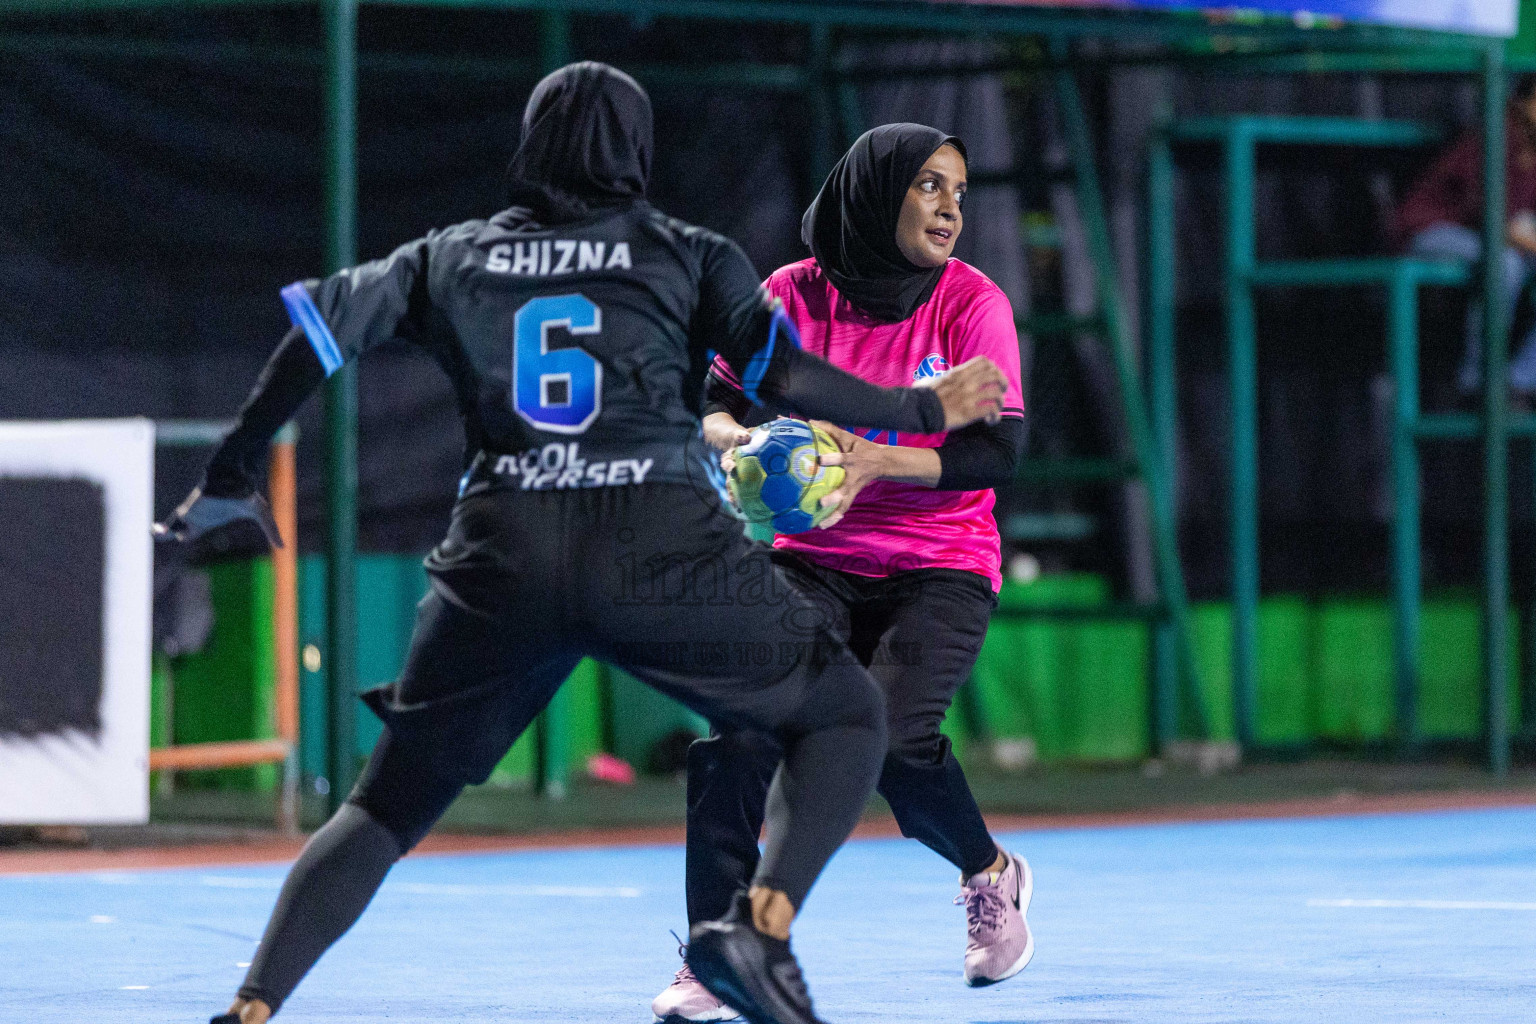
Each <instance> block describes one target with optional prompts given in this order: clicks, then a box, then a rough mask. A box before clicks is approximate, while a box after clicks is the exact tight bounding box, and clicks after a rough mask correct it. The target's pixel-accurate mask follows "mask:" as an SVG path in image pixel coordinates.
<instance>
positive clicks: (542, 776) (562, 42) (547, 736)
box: [533, 11, 572, 800]
mask: <svg viewBox="0 0 1536 1024" xmlns="http://www.w3.org/2000/svg"><path fill="white" fill-rule="evenodd" d="M571 54H572V49H571V16H570V15H569V14H567V13H566V12H564V11H545V12H543V13H542V14H541V15H540V16H539V59H540V61H541V62H542V63H543V65H544V73H545V74H546V75H547V74H549V73H550V72H552V71H557V70H559V69H560V68H563V67H565V66H566V65H567V64H569V63H570V62H571ZM571 699H572V698H571V692H570V688H569V687H568V686H565V685H563V684H562V685H561V687H560V688H559V689H558V690H556V691H555V692H554V694H553V695H552V696H551V697H550V698H549V704H548V705H547V706H546V707H545V708H544V710H543V712H541V713H540V714H539V717H538V718H536V719H535V720H534V723H533V728H534V752H535V753H534V757H535V759H536V763H535V764H534V768H533V778H534V785H535V786H536V787H537V788H538V792H539V795H540V796H543V797H545V798H546V799H549V800H563V799H564V798H565V795H566V793H567V791H568V789H569V785H570V778H571V756H570V755H571Z"/></svg>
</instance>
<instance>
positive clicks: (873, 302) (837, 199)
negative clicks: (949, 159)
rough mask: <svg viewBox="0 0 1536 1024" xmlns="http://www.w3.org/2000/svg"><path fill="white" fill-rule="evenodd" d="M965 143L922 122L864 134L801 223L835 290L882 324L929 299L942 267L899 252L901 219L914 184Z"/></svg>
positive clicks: (909, 312) (900, 317)
mask: <svg viewBox="0 0 1536 1024" xmlns="http://www.w3.org/2000/svg"><path fill="white" fill-rule="evenodd" d="M946 143H947V144H948V145H951V146H954V147H955V148H956V149H958V150H959V151H960V155H961V156H962V157H963V156H965V144H964V143H962V142H961V141H960V140H959V139H957V138H955V137H954V136H953V135H945V134H944V133H943V132H941V131H939V130H938V129H937V128H929V127H928V126H927V125H921V124H885V125H881V126H880V127H879V128H871V129H870V130H869V131H867V132H865V133H864V134H863V135H860V136H859V138H858V140H857V141H856V142H854V144H853V145H852V146H850V147H849V149H848V152H847V153H844V154H843V158H842V159H841V160H839V161H838V162H837V166H835V167H833V168H832V173H831V174H829V175H827V181H826V184H824V185H822V186H821V191H820V192H819V193H818V194H817V196H816V199H815V201H814V202H812V203H811V208H810V209H808V210H806V211H805V218H804V219H803V220H802V221H801V222H800V237H801V239H802V240H803V241H804V242H805V244H806V245H808V246H810V247H811V254H812V255H813V256H815V257H816V262H817V263H818V264H820V266H821V269H822V271H823V272H824V273H825V274H826V275H827V277H829V278H831V280H832V284H833V285H834V286H836V288H837V290H838V291H839V292H840V293H842V295H843V296H844V297H845V298H847V299H848V301H849V302H851V303H853V304H854V305H855V306H857V307H858V308H859V309H860V310H862V311H863V312H865V313H868V314H869V315H870V316H872V317H874V318H875V319H877V320H884V321H887V322H890V323H895V322H898V321H901V320H905V319H906V318H907V317H909V316H911V315H912V313H913V312H914V311H915V310H916V309H917V307H918V306H921V305H922V304H923V303H925V302H927V301H928V297H929V296H930V295H932V294H933V289H934V288H935V287H937V286H938V283H939V278H940V277H941V276H942V275H943V273H944V267H943V266H938V267H933V268H931V269H930V268H928V267H919V266H917V265H915V264H914V263H913V262H912V261H911V260H909V259H907V258H906V257H905V256H903V255H902V253H901V250H900V249H898V248H897V247H896V220H897V218H898V217H900V216H901V204H902V202H903V201H904V200H905V199H906V196H907V189H908V188H910V187H911V185H912V179H913V178H915V177H917V172H918V171H920V170H922V169H923V164H925V163H927V162H928V158H929V157H930V156H932V155H933V154H934V153H935V152H936V151H937V150H938V148H939V147H940V146H942V145H945V144H946Z"/></svg>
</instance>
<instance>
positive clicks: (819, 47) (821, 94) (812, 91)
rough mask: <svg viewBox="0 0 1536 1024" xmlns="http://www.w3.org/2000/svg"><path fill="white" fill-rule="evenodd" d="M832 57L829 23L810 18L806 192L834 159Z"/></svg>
mask: <svg viewBox="0 0 1536 1024" xmlns="http://www.w3.org/2000/svg"><path fill="white" fill-rule="evenodd" d="M833 58H834V53H833V48H832V27H831V26H830V25H828V24H827V23H826V22H824V21H817V22H812V24H811V52H810V74H809V75H807V76H806V90H807V95H806V100H807V101H808V102H809V103H810V107H811V165H810V168H809V174H810V179H809V181H808V182H807V184H808V185H809V187H810V193H809V194H810V195H815V194H816V193H817V191H818V190H820V188H821V183H822V181H823V180H825V179H826V176H827V174H828V172H830V171H831V170H832V164H833V163H835V162H836V160H837V157H836V155H835V151H836V143H835V142H834V141H833V138H834V136H835V134H836V126H835V124H834V122H833V119H834V116H835V106H834V100H835V97H834V95H833V93H834V89H835V85H834V84H833V81H832V74H833V71H834V70H835V69H834V67H833Z"/></svg>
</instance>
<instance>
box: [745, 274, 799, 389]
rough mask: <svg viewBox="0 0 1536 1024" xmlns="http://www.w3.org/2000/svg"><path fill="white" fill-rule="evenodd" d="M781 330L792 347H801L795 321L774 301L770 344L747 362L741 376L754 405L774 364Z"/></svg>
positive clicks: (781, 305)
mask: <svg viewBox="0 0 1536 1024" xmlns="http://www.w3.org/2000/svg"><path fill="white" fill-rule="evenodd" d="M780 329H782V330H783V331H784V335H785V337H787V338H788V339H789V343H790V344H791V345H793V346H795V348H799V347H800V332H799V331H797V330H796V329H795V324H794V321H793V320H791V319H790V318H789V316H788V315H787V314H786V313H785V312H784V304H783V303H782V302H780V301H779V300H778V299H774V300H773V313H772V315H771V317H770V318H769V320H768V343H767V344H766V345H764V346H763V347H762V348H761V349H759V350H758V352H757V354H756V355H754V356H753V357H752V358H751V359H749V360H747V366H746V372H745V373H743V374H742V375H741V390H742V391H743V392H745V393H746V396H747V398H748V399H749V400H751V401H752V402H753V403H754V404H759V403H758V398H757V389H758V388H759V387H760V386H761V385H762V383H763V378H764V377H766V376H767V375H768V367H769V366H771V365H772V364H773V349H774V346H775V345H776V344H777V343H778V340H779V331H780Z"/></svg>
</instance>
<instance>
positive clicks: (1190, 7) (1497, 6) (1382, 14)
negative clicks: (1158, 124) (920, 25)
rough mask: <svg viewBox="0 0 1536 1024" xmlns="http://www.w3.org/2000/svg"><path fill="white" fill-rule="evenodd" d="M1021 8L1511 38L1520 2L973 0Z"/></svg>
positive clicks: (1412, 0) (1422, 0) (1392, 0)
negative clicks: (1203, 15)
mask: <svg viewBox="0 0 1536 1024" xmlns="http://www.w3.org/2000/svg"><path fill="white" fill-rule="evenodd" d="M973 2H977V3H991V4H1012V5H1016V6H1020V7H1101V8H1102V7H1108V8H1119V9H1121V10H1156V11H1223V12H1226V11H1257V12H1262V13H1264V14H1272V15H1280V16H1287V17H1293V18H1300V19H1302V20H1303V21H1305V20H1307V19H1309V18H1313V19H1321V20H1328V19H1337V20H1340V21H1348V22H1354V23H1356V24H1367V25H1390V26H1395V27H1398V28H1422V29H1434V30H1437V31H1440V32H1465V33H1469V34H1475V35H1487V36H1512V35H1514V34H1515V25H1516V21H1517V18H1518V14H1519V7H1520V0H1309V2H1299V0H1243V2H1240V3H1221V2H1219V0H1218V2H1206V3H1200V2H1199V0H973Z"/></svg>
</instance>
